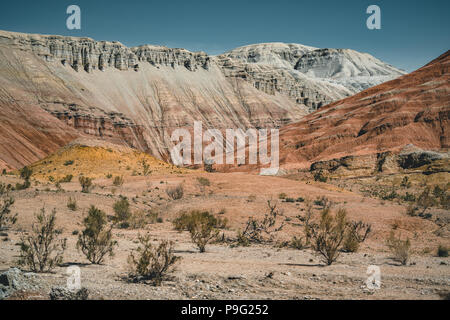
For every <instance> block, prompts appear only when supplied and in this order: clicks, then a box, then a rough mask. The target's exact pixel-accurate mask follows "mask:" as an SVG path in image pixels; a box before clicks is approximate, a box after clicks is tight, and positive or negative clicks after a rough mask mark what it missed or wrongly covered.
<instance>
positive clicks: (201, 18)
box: [0, 0, 450, 71]
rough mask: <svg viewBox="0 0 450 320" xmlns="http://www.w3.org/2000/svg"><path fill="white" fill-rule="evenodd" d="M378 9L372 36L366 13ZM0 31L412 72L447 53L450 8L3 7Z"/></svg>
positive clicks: (248, 4)
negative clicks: (289, 55)
mask: <svg viewBox="0 0 450 320" xmlns="http://www.w3.org/2000/svg"><path fill="white" fill-rule="evenodd" d="M71 4H77V5H78V6H80V8H81V15H82V17H81V19H82V21H81V30H67V28H66V19H67V14H66V8H67V6H69V5H71ZM371 4H376V5H378V6H379V7H380V8H381V24H382V29H381V30H368V29H367V27H366V19H367V17H368V14H366V8H367V7H368V6H369V5H371ZM0 8H1V9H0V29H2V30H9V31H17V32H29V33H42V34H61V35H73V36H88V37H91V38H94V39H96V40H111V41H112V40H116V41H120V42H122V43H123V44H125V45H127V46H135V45H140V44H148V43H150V44H160V45H166V46H169V47H182V48H186V49H189V50H193V51H199V50H203V51H206V52H207V53H209V54H218V53H222V52H225V51H227V50H230V49H233V48H235V47H239V46H243V45H246V44H252V43H260V42H288V43H301V44H305V45H311V46H315V47H322V48H323V47H328V48H351V49H355V50H358V51H363V52H368V53H370V54H373V55H374V56H376V57H377V58H379V59H381V60H384V61H386V62H388V63H391V64H392V65H394V66H397V67H400V68H402V69H404V70H407V71H412V70H415V69H417V68H418V67H420V66H422V65H424V64H426V63H427V62H429V61H430V60H432V59H434V58H436V57H437V56H438V55H440V54H442V53H443V52H445V51H446V50H448V49H449V44H450V19H449V18H448V14H449V12H450V1H448V0H429V1H425V0H420V1H419V0H417V1H415V0H395V1H394V0H384V1H365V0H342V1H336V0H333V1H332V0H320V1H312V0H308V1H304V0H290V1H288V0H277V1H275V0H274V1H265V0H227V1H224V0H221V1H217V0H184V1H179V0H172V1H162V0H158V1H154V0H127V1H112V0H109V1H106V0H90V1H87V0H70V1H66V0H38V1H19V0H16V1H8V0H3V1H2V3H1V5H0Z"/></svg>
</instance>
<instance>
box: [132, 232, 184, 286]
mask: <svg viewBox="0 0 450 320" xmlns="http://www.w3.org/2000/svg"><path fill="white" fill-rule="evenodd" d="M139 243H140V246H139V247H138V248H137V249H136V250H135V251H134V252H132V253H131V254H130V256H129V257H128V263H129V265H130V269H131V271H130V274H129V276H130V278H131V279H133V280H137V281H139V280H151V281H153V283H154V284H155V285H160V284H161V281H162V280H163V277H164V275H165V274H166V273H168V272H169V271H170V269H171V268H172V267H173V265H174V264H175V263H176V262H177V261H178V260H179V259H180V257H177V256H175V255H174V252H173V246H174V245H173V242H169V241H161V242H160V243H159V244H158V245H157V246H153V245H152V243H151V238H150V235H146V236H139Z"/></svg>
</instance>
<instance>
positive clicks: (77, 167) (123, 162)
mask: <svg viewBox="0 0 450 320" xmlns="http://www.w3.org/2000/svg"><path fill="white" fill-rule="evenodd" d="M144 161H145V164H146V166H147V165H148V168H149V169H148V171H147V172H146V173H147V175H153V174H171V173H173V174H177V173H186V172H188V170H187V169H180V168H177V167H176V166H174V165H171V164H168V163H165V162H163V161H161V160H158V159H156V158H154V157H152V156H150V155H148V154H146V153H143V152H140V151H138V150H135V149H131V148H128V147H124V146H117V145H113V144H108V143H104V142H103V143H89V142H86V141H81V140H76V141H75V142H73V143H71V144H69V145H67V146H65V147H63V148H61V149H59V150H58V151H56V152H55V153H53V154H51V155H49V156H48V157H46V158H44V159H42V160H40V161H38V162H36V163H34V164H32V165H30V166H29V167H30V168H31V169H32V170H33V178H36V179H38V180H45V181H48V180H49V179H50V180H54V181H58V180H59V179H61V178H63V177H65V176H66V175H73V176H74V177H76V176H79V175H84V176H88V177H91V178H104V177H105V176H107V175H112V176H118V175H122V176H132V175H136V176H139V175H144V171H145V170H144V164H143V163H144ZM50 177H53V178H50Z"/></svg>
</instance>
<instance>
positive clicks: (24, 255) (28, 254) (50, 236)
mask: <svg viewBox="0 0 450 320" xmlns="http://www.w3.org/2000/svg"><path fill="white" fill-rule="evenodd" d="M36 220H37V221H36V222H35V223H34V224H33V227H32V234H31V235H29V236H23V237H22V238H21V241H20V257H19V261H18V263H19V265H21V266H26V267H27V268H29V269H30V270H31V271H33V272H48V271H51V270H52V269H53V268H54V267H56V266H57V265H59V264H61V263H62V260H63V253H64V250H65V249H66V239H58V235H59V234H61V230H59V229H57V228H56V210H55V209H53V211H52V213H51V214H48V215H47V214H46V213H45V209H44V208H42V209H41V211H40V213H38V214H37V215H36Z"/></svg>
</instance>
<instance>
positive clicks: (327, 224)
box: [309, 208, 348, 265]
mask: <svg viewBox="0 0 450 320" xmlns="http://www.w3.org/2000/svg"><path fill="white" fill-rule="evenodd" d="M346 216H347V213H346V211H345V209H339V210H338V212H337V213H336V214H335V215H333V214H332V213H331V211H330V209H329V208H326V209H324V210H322V213H321V217H320V221H319V223H311V224H310V225H309V234H310V237H311V245H312V248H313V250H314V251H316V252H317V253H318V254H319V255H320V256H321V257H322V258H323V260H324V262H325V263H326V264H327V265H331V264H332V263H333V262H334V261H336V259H337V258H338V257H339V250H340V249H341V245H342V243H343V241H344V239H345V234H346V230H347V225H348V224H347V218H346Z"/></svg>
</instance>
